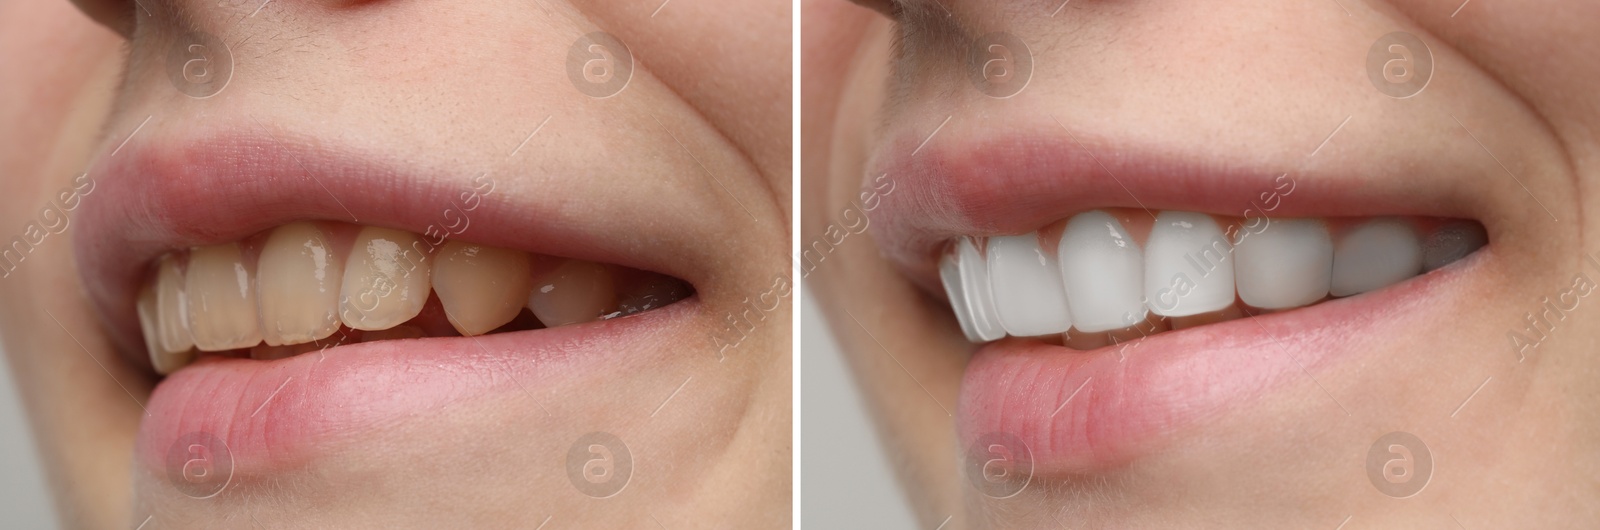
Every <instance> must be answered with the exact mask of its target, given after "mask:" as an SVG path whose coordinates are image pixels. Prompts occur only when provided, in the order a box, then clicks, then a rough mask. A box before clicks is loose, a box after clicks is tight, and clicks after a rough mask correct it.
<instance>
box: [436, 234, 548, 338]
mask: <svg viewBox="0 0 1600 530" xmlns="http://www.w3.org/2000/svg"><path fill="white" fill-rule="evenodd" d="M438 256H439V257H438V262H437V263H435V264H434V269H433V290H434V292H436V293H438V294H439V302H440V303H442V304H444V312H445V315H446V316H448V317H449V319H450V325H452V326H455V328H456V331H458V332H460V333H461V334H462V335H466V336H472V335H482V334H484V333H488V332H490V331H494V329H495V328H498V327H500V326H503V325H505V324H506V323H508V322H511V319H513V318H516V317H517V313H519V312H521V311H522V306H523V304H525V303H527V300H528V293H529V291H531V287H532V284H533V281H532V278H530V277H529V261H528V254H527V253H526V252H518V251H515V250H507V249H503V248H495V247H486V246H482V245H473V244H469V243H461V242H458V241H448V242H446V243H445V244H444V248H442V249H440V250H439V255H438Z"/></svg>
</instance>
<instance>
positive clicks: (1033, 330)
mask: <svg viewBox="0 0 1600 530" xmlns="http://www.w3.org/2000/svg"><path fill="white" fill-rule="evenodd" d="M989 282H990V285H991V287H992V288H993V289H994V306H995V309H996V310H998V311H997V312H998V313H999V316H1000V325H1001V326H1004V327H1005V329H1006V331H1007V332H1009V333H1010V334H1011V335H1012V336H1016V337H1036V336H1041V335H1050V334H1053V333H1061V332H1063V331H1066V330H1068V329H1070V328H1071V327H1072V316H1071V313H1069V312H1068V309H1067V291H1066V288H1065V287H1063V286H1062V285H1061V270H1060V268H1059V267H1057V266H1056V264H1055V259H1054V258H1053V257H1052V256H1050V255H1048V254H1046V253H1045V252H1044V250H1042V249H1040V248H1039V236H1038V234H1035V233H1032V232H1030V233H1027V234H1023V235H1020V236H1000V237H992V238H989Z"/></svg>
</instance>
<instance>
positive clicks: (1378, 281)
mask: <svg viewBox="0 0 1600 530" xmlns="http://www.w3.org/2000/svg"><path fill="white" fill-rule="evenodd" d="M1421 273H1422V243H1421V242H1420V241H1417V234H1416V232H1415V231H1413V230H1412V229H1411V224H1410V223H1407V222H1405V221H1402V220H1399V219H1374V220H1372V221H1368V222H1367V223H1366V224H1363V225H1361V226H1358V227H1356V228H1355V229H1354V230H1351V231H1350V233H1348V234H1345V236H1344V239H1343V240H1341V241H1339V246H1338V248H1335V249H1334V251H1333V285H1332V288H1331V289H1329V294H1332V295H1334V296H1350V295H1353V294H1360V293H1364V292H1367V291H1372V290H1375V289H1382V288H1384V287H1388V286H1390V285H1394V284H1396V283H1400V282H1402V281H1404V280H1406V279H1407V278H1410V277H1412V276H1416V275H1418V274H1421Z"/></svg>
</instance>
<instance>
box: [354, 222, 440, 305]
mask: <svg viewBox="0 0 1600 530" xmlns="http://www.w3.org/2000/svg"><path fill="white" fill-rule="evenodd" d="M421 241H422V240H421V238H419V237H417V235H416V234H413V233H410V232H405V231H401V230H392V229H388V228H378V227H375V226H374V227H366V228H362V229H361V233H360V234H358V235H357V236H356V242H355V244H354V245H353V246H352V247H351V250H350V262H349V263H348V264H346V265H345V268H344V282H343V286H342V287H341V290H340V292H339V300H340V301H339V318H340V320H342V321H344V324H345V325H346V326H350V327H351V328H352V329H363V330H380V329H389V328H392V327H394V326H397V325H399V324H400V323H402V322H405V321H407V320H411V319H412V317H415V316H417V314H418V313H421V312H422V306H423V304H426V303H427V302H428V293H429V292H430V291H429V287H428V278H429V276H430V273H431V272H432V270H433V263H432V262H430V261H428V260H427V256H424V255H422V253H421V252H420V251H418V250H417V249H419V248H422V247H421V246H420V245H419V243H421Z"/></svg>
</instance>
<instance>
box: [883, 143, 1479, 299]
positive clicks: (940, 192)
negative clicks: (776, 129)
mask: <svg viewBox="0 0 1600 530" xmlns="http://www.w3.org/2000/svg"><path fill="white" fill-rule="evenodd" d="M1333 124H1337V122H1334V123H1333ZM1330 130H1331V125H1330ZM927 134H928V133H927V132H926V131H918V132H917V134H907V135H905V136H903V137H899V138H896V139H894V140H893V141H890V142H886V143H885V145H884V146H883V148H882V149H880V150H879V152H878V154H877V156H876V157H875V162H874V164H873V167H874V168H875V170H874V171H873V172H872V173H871V174H872V175H874V176H876V175H887V178H889V179H890V180H893V181H894V182H895V183H896V189H897V190H905V191H903V192H897V193H904V196H900V197H896V198H895V199H893V200H885V201H883V203H882V207H880V208H877V209H876V210H873V211H872V212H871V215H872V220H873V223H872V230H873V231H874V233H875V234H876V235H877V241H878V244H879V245H880V247H881V248H882V250H883V252H884V255H885V256H886V257H887V258H888V259H889V260H890V261H891V262H893V263H894V264H895V265H896V266H898V267H900V268H901V270H902V271H904V272H906V273H907V274H908V275H909V276H910V277H911V279H912V280H913V281H915V282H917V283H918V284H919V285H921V286H923V287H924V288H925V289H927V290H929V291H930V292H935V293H938V292H941V290H940V287H939V283H938V259H939V255H940V254H939V253H940V252H941V251H942V250H943V249H944V245H945V243H946V242H948V241H951V240H953V239H955V238H957V237H961V236H993V235H1009V234H1021V233H1026V232H1029V231H1033V230H1036V229H1038V228H1040V227H1042V226H1044V225H1046V224H1048V223H1050V222H1053V221H1056V220H1058V219H1064V218H1066V217H1069V216H1071V215H1072V214H1074V213H1077V212H1081V211H1085V210H1092V209H1097V208H1115V207H1124V208H1143V209H1147V210H1149V211H1151V212H1156V213H1158V212H1160V211H1161V210H1183V211H1193V212H1199V213H1210V214H1215V215H1222V216H1233V217H1240V216H1243V215H1244V214H1245V213H1246V212H1247V211H1251V210H1254V211H1256V212H1258V213H1259V212H1262V211H1263V209H1264V208H1265V207H1266V206H1268V205H1264V204H1262V199H1261V198H1260V195H1261V194H1263V193H1267V192H1271V191H1273V190H1274V188H1275V187H1276V186H1277V185H1278V184H1277V179H1279V178H1280V177H1283V178H1287V179H1289V180H1290V181H1292V182H1293V185H1294V191H1293V195H1292V196H1287V197H1284V198H1283V200H1282V201H1280V202H1278V203H1277V204H1274V205H1272V206H1275V207H1273V208H1271V209H1270V211H1267V212H1266V213H1267V215H1268V216H1269V217H1273V218H1278V217H1286V218H1287V217H1334V216H1377V215H1391V216H1392V215H1416V216H1436V217H1450V218H1464V219H1483V218H1485V217H1487V215H1486V214H1487V213H1488V211H1487V208H1489V205H1488V204H1485V203H1484V202H1483V201H1480V200H1477V199H1476V198H1474V197H1471V196H1469V195H1467V194H1466V193H1465V192H1464V191H1461V190H1462V189H1463V188H1462V187H1456V186H1451V185H1449V184H1450V182H1451V181H1453V180H1465V179H1469V178H1477V177H1474V175H1481V174H1482V172H1483V171H1484V170H1483V168H1481V167H1478V166H1473V165H1471V164H1469V163H1467V162H1464V161H1458V160H1435V159H1429V160H1427V163H1425V164H1424V163H1421V161H1420V160H1419V159H1420V157H1422V156H1424V155H1422V154H1417V153H1406V152H1400V153H1394V155H1393V158H1394V160H1393V163H1388V164H1383V165H1381V166H1380V165H1374V164H1361V165H1360V166H1359V167H1360V169H1355V167H1356V165H1355V164H1339V163H1332V164H1309V163H1308V162H1309V161H1310V160H1308V158H1309V157H1308V156H1307V155H1289V156H1282V157H1278V159H1277V160H1262V159H1261V158H1260V157H1255V156H1251V155H1248V154H1246V153H1220V154H1219V153H1182V152H1177V150H1175V149H1172V148H1168V147H1165V146H1161V145H1157V144H1155V143H1151V142H1149V141H1145V140H1139V139H1131V138H1114V137H1109V136H1105V135H1100V134H1096V133H1095V132H1093V131H1084V130H1072V131H1069V130H1067V128H1066V127H1063V126H1062V125H1060V124H1059V123H1057V122H1055V121H1054V120H1051V119H1048V118H1046V119H1043V120H1038V119H1021V120H1017V121H1009V122H1007V126H1006V127H1005V128H1004V129H1003V130H1000V129H994V128H991V127H987V126H985V125H984V124H982V123H978V124H964V123H961V121H960V117H956V118H953V119H952V120H951V122H950V123H949V124H948V125H947V126H946V127H943V128H941V129H940V130H939V132H938V133H937V134H936V135H935V137H934V138H933V139H931V140H930V139H927V138H925V137H924V136H925V135H927ZM1330 140H1332V139H1331V138H1330ZM1340 140H1344V139H1343V138H1340V139H1338V140H1332V141H1340ZM924 141H926V142H927V145H926V146H924V148H922V149H920V150H919V149H917V146H918V145H919V144H921V143H922V142H924ZM1316 147H1317V146H1316V145H1307V146H1305V152H1306V153H1312V152H1315V148H1316ZM1323 162H1326V161H1323ZM1419 167H1420V168H1422V169H1419ZM1373 169H1377V170H1379V171H1381V172H1378V173H1374V172H1372V170H1373ZM1419 171H1422V172H1427V173H1422V174H1419ZM1308 198H1311V199H1308ZM1486 228H1487V229H1488V230H1489V231H1490V238H1491V239H1494V237H1495V227H1494V226H1492V225H1488V224H1486Z"/></svg>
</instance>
